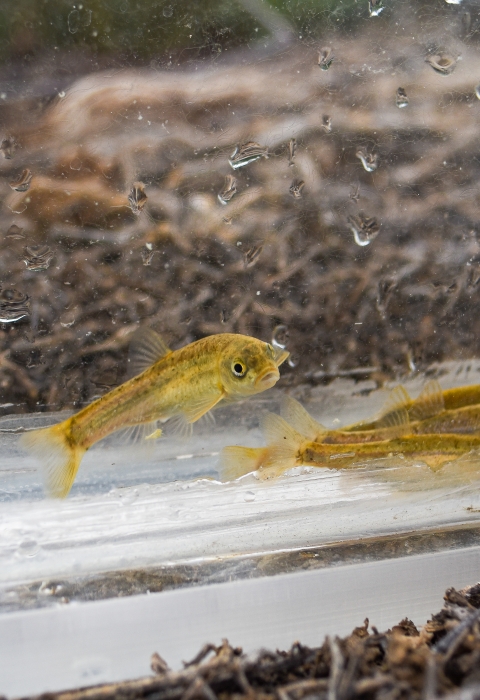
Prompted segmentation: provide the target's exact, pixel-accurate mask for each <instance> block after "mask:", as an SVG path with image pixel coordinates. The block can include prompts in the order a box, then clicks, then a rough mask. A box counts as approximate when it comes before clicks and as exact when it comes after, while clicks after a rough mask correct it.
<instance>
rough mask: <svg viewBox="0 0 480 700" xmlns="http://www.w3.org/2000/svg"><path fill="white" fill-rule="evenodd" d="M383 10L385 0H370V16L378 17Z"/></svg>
mask: <svg viewBox="0 0 480 700" xmlns="http://www.w3.org/2000/svg"><path fill="white" fill-rule="evenodd" d="M383 10H384V7H383V0H368V14H369V15H370V17H378V15H379V14H380V12H383Z"/></svg>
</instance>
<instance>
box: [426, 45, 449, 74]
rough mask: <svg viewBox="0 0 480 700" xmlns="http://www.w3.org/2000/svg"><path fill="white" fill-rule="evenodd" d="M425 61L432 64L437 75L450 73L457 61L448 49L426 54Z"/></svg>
mask: <svg viewBox="0 0 480 700" xmlns="http://www.w3.org/2000/svg"><path fill="white" fill-rule="evenodd" d="M425 61H426V62H427V63H428V64H429V65H430V66H432V68H433V70H434V71H435V72H436V73H439V75H450V74H451V73H453V71H454V70H455V67H456V65H457V61H456V60H455V58H453V56H452V55H451V54H450V53H448V51H439V52H438V53H436V54H433V55H431V56H427V58H426V59H425Z"/></svg>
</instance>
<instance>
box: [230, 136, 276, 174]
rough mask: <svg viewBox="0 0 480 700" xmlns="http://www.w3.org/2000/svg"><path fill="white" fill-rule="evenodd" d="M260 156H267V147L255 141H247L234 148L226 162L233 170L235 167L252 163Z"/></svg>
mask: <svg viewBox="0 0 480 700" xmlns="http://www.w3.org/2000/svg"><path fill="white" fill-rule="evenodd" d="M260 158H268V148H267V147H266V146H260V144H258V143H255V141H248V143H244V144H242V145H241V146H237V147H236V148H235V150H234V151H233V153H232V155H231V156H230V158H229V161H228V162H229V164H230V165H231V167H232V168H233V169H234V170H237V168H243V166H244V165H248V164H249V163H253V162H255V161H256V160H259V159H260Z"/></svg>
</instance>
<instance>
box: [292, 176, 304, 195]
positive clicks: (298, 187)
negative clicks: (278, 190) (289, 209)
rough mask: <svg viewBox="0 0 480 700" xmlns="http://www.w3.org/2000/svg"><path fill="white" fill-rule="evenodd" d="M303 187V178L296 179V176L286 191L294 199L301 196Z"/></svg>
mask: <svg viewBox="0 0 480 700" xmlns="http://www.w3.org/2000/svg"><path fill="white" fill-rule="evenodd" d="M304 187H305V182H304V181H303V180H298V179H297V178H296V179H295V180H294V181H293V182H292V184H291V185H290V187H289V189H288V191H289V192H290V194H291V195H292V197H293V198H294V199H301V198H302V190H303V188H304Z"/></svg>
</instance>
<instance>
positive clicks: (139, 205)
mask: <svg viewBox="0 0 480 700" xmlns="http://www.w3.org/2000/svg"><path fill="white" fill-rule="evenodd" d="M147 199H148V197H147V195H146V194H145V186H144V184H143V183H142V182H134V183H133V185H132V189H131V190H130V194H129V195H128V203H129V205H130V209H131V210H132V213H133V214H135V216H138V215H139V214H140V213H141V211H142V209H143V207H144V206H145V204H146V202H147Z"/></svg>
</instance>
